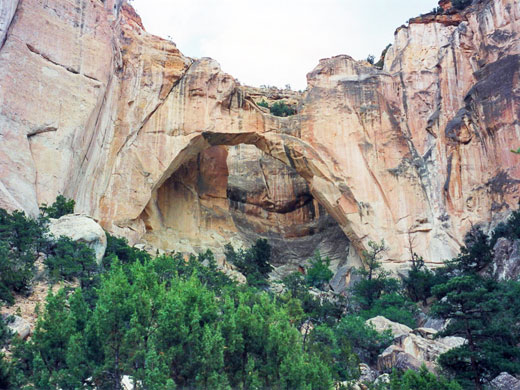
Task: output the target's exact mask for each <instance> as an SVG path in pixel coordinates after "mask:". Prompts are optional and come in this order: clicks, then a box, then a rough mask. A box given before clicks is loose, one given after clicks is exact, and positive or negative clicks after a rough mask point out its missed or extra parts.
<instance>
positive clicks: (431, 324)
mask: <svg viewBox="0 0 520 390" xmlns="http://www.w3.org/2000/svg"><path fill="white" fill-rule="evenodd" d="M421 326H422V327H423V328H430V329H435V330H436V331H441V330H443V329H444V327H445V326H446V321H445V320H441V319H439V318H431V317H426V319H425V321H424V323H423V324H422V325H421Z"/></svg>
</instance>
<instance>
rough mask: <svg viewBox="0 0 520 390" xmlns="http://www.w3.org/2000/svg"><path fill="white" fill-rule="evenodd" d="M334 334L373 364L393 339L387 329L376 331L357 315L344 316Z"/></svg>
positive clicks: (363, 358)
mask: <svg viewBox="0 0 520 390" xmlns="http://www.w3.org/2000/svg"><path fill="white" fill-rule="evenodd" d="M335 332H336V335H337V337H338V338H339V339H343V340H342V341H341V342H342V343H343V344H344V345H350V346H351V347H352V350H353V351H354V352H355V353H356V354H357V355H358V356H359V357H360V359H361V360H362V361H365V362H369V363H370V364H374V363H375V362H376V360H377V357H378V356H379V354H380V353H381V352H383V351H384V350H385V349H386V348H387V347H388V346H389V345H390V344H391V343H392V340H393V337H392V334H391V333H390V332H389V331H385V332H383V333H378V332H377V331H376V330H375V328H374V326H373V325H372V324H366V323H365V319H364V318H362V317H359V316H352V315H350V316H345V317H343V318H342V319H341V321H339V323H338V324H337V327H336V330H335Z"/></svg>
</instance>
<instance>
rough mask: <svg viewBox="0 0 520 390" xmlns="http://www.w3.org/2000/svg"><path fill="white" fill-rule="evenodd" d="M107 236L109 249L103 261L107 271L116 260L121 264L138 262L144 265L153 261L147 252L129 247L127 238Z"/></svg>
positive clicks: (107, 234) (108, 234)
mask: <svg viewBox="0 0 520 390" xmlns="http://www.w3.org/2000/svg"><path fill="white" fill-rule="evenodd" d="M106 236H107V249H106V250H105V256H104V257H103V261H102V264H103V267H104V268H105V269H109V268H110V266H111V265H112V262H113V261H114V260H115V259H116V258H117V259H118V261H119V262H120V263H121V264H133V263H135V262H136V261H139V262H141V263H144V262H145V261H147V260H151V256H150V255H149V254H148V253H147V252H145V251H142V250H140V249H137V248H134V247H131V246H130V245H128V240H127V239H126V238H120V237H116V236H113V235H111V234H110V233H106Z"/></svg>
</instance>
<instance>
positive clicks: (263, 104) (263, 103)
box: [257, 99, 269, 108]
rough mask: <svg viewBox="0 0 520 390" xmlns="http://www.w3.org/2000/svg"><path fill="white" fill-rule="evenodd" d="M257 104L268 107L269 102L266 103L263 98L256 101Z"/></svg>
mask: <svg viewBox="0 0 520 390" xmlns="http://www.w3.org/2000/svg"><path fill="white" fill-rule="evenodd" d="M257 105H259V106H260V107H265V108H269V103H267V102H266V101H265V99H262V101H261V102H258V103H257Z"/></svg>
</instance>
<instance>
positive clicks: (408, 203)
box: [0, 0, 520, 268]
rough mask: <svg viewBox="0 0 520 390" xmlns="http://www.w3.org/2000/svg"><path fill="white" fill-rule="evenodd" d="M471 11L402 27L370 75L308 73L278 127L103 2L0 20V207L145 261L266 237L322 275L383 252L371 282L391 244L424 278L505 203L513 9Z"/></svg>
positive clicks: (4, 7) (243, 91)
mask: <svg viewBox="0 0 520 390" xmlns="http://www.w3.org/2000/svg"><path fill="white" fill-rule="evenodd" d="M474 3H475V4H474V5H472V6H470V7H469V8H467V9H466V10H464V11H463V12H460V13H457V12H446V13H445V14H443V15H427V16H424V17H420V18H416V19H412V20H410V22H409V24H408V25H407V26H403V27H401V28H399V29H398V30H397V31H396V35H395V42H394V44H393V46H392V47H391V48H390V49H389V51H388V53H387V55H386V58H385V62H384V68H383V69H381V70H380V69H377V68H375V67H373V66H370V65H368V64H366V63H359V62H356V61H354V60H353V59H352V58H350V57H348V56H346V55H341V56H337V57H333V58H329V59H324V60H321V61H320V63H319V64H318V66H317V67H316V68H315V69H314V70H313V71H312V72H311V73H309V74H308V76H307V78H308V88H307V90H306V91H305V92H304V93H303V94H302V95H301V96H300V95H298V94H291V99H292V101H291V103H292V104H296V103H297V102H299V107H298V114H297V115H295V116H293V117H289V118H277V117H273V116H271V115H269V114H268V113H266V112H265V110H263V109H262V108H261V107H258V106H257V104H256V103H255V102H258V101H259V96H260V95H259V94H258V90H257V89H251V88H248V87H242V86H240V85H239V84H238V83H237V82H236V80H235V79H233V77H231V76H230V75H228V74H225V73H223V72H222V71H221V69H220V67H219V65H218V63H216V62H215V61H214V60H211V59H207V58H203V59H191V58H188V57H185V56H184V55H182V53H180V52H179V51H178V49H177V48H176V47H175V44H174V43H173V42H170V41H168V40H164V39H161V38H158V37H155V36H152V35H150V34H148V33H147V32H146V31H145V30H144V28H143V26H142V23H141V21H140V19H139V17H138V16H137V15H136V14H135V11H134V10H133V9H132V8H131V7H130V6H129V5H127V4H122V3H121V2H120V1H108V0H106V1H101V0H76V1H74V2H69V1H64V0H45V1H44V0H20V1H19V2H18V3H17V4H16V2H2V3H0V42H3V43H2V44H1V46H0V194H1V196H0V207H4V208H8V209H15V208H19V209H20V208H21V209H24V210H26V211H27V212H28V213H31V214H35V213H36V212H37V207H38V204H39V203H42V202H47V203H48V202H52V200H53V199H54V198H55V197H56V195H57V194H59V193H63V194H64V195H66V196H68V197H73V198H74V199H75V200H76V202H77V211H78V212H84V213H87V214H89V215H92V216H94V217H95V218H96V219H98V220H99V221H100V222H101V224H102V225H103V226H104V227H105V228H106V229H108V230H110V231H112V232H114V233H116V234H122V235H125V236H127V237H128V238H129V239H130V241H131V242H137V241H140V240H143V239H146V240H149V242H151V243H154V244H155V245H157V246H159V247H161V248H163V249H172V248H174V247H175V248H187V249H190V248H192V249H198V248H202V247H204V246H213V245H215V246H217V245H220V244H221V243H222V242H227V241H234V242H236V243H237V244H240V243H245V242H250V241H251V240H254V239H255V237H260V236H266V237H271V238H273V241H276V240H279V242H282V241H284V240H289V241H290V240H293V245H292V246H291V245H289V246H288V247H287V248H286V249H287V250H286V251H285V252H283V251H282V249H281V248H282V247H283V245H282V244H280V245H278V247H279V249H277V250H278V251H279V252H278V253H279V257H278V258H279V259H280V261H281V259H283V258H287V259H288V262H289V263H292V262H293V260H292V259H295V258H297V257H299V256H303V255H304V253H305V255H307V254H308V253H309V252H310V250H309V249H310V247H312V246H314V245H315V244H317V243H319V245H321V246H322V248H328V250H329V252H330V253H331V254H332V255H333V256H335V257H336V258H337V260H338V266H339V265H340V264H341V263H342V262H345V261H347V254H346V252H349V251H348V250H347V247H352V248H353V249H352V250H350V253H352V252H354V250H355V251H357V252H358V253H360V252H361V251H362V250H363V248H365V247H366V244H367V242H368V241H369V240H381V239H383V238H384V239H385V240H386V242H387V244H388V246H389V247H390V249H389V250H388V251H387V253H386V262H387V265H388V266H389V267H390V268H392V267H394V268H395V267H400V266H403V265H404V264H405V262H406V260H407V259H408V257H409V248H408V247H409V245H410V243H411V244H412V246H413V250H415V251H416V252H418V253H419V254H421V255H422V256H424V257H425V259H426V261H427V262H429V263H430V264H438V263H440V262H441V261H442V260H443V259H445V258H447V257H450V256H452V255H453V254H454V253H455V252H456V251H457V249H458V246H459V245H460V243H461V241H462V238H463V236H464V233H465V231H466V230H467V229H468V228H469V226H471V224H475V223H491V222H492V221H493V220H495V219H498V218H501V217H502V216H503V214H504V213H506V212H507V211H508V209H509V208H510V207H512V206H513V205H516V204H517V203H518V186H519V180H520V165H519V162H520V161H519V160H520V157H519V156H518V155H516V154H513V153H510V152H509V150H510V149H511V148H512V147H517V146H520V145H519V144H520V140H519V138H520V129H519V125H518V119H517V118H518V107H519V98H518V73H519V72H518V69H519V58H520V57H519V54H520V50H519V42H520V41H519V39H518V37H517V35H518V32H519V22H518V19H519V17H520V4H519V1H518V0H484V1H475V2H474ZM269 98H272V96H269ZM238 145H240V146H238ZM244 145H247V146H244ZM327 239H328V241H327ZM298 240H300V241H298ZM303 247H305V248H307V249H304V250H301V248H303ZM298 248H300V249H298ZM289 252H292V254H293V256H292V257H291V256H290V255H287V253H289ZM349 261H351V262H353V261H354V260H349ZM295 264H296V262H294V264H293V265H295Z"/></svg>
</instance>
